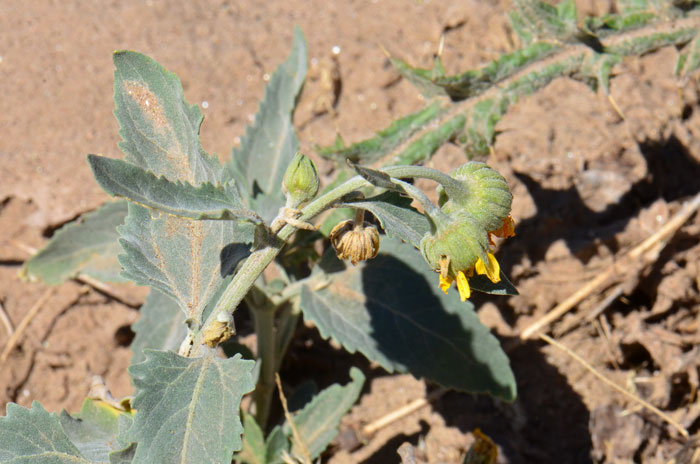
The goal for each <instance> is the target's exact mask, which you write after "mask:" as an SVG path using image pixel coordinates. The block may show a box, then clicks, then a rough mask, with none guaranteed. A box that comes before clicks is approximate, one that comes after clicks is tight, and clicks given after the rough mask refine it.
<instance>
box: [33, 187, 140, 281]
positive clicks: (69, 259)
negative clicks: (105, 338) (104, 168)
mask: <svg viewBox="0 0 700 464" xmlns="http://www.w3.org/2000/svg"><path fill="white" fill-rule="evenodd" d="M125 217H126V202H125V201H115V202H111V203H106V204H104V205H102V206H101V207H99V208H98V209H96V210H95V211H92V212H90V213H87V214H85V215H83V216H81V217H80V218H79V219H78V220H76V221H73V222H71V223H69V224H66V225H65V226H63V227H61V228H60V229H59V230H58V231H56V233H55V234H54V236H53V237H51V240H49V242H48V243H47V244H46V245H45V246H44V248H42V249H41V250H40V251H39V252H38V253H37V254H35V255H34V256H32V257H31V258H30V259H29V260H28V261H27V263H26V264H25V267H24V272H25V274H26V276H27V277H28V278H29V279H30V280H36V279H41V280H43V281H44V282H45V283H47V284H49V285H56V284H60V283H62V282H65V281H66V280H68V279H71V278H73V277H75V276H76V275H78V273H80V272H83V273H85V274H87V275H89V276H91V277H94V278H96V279H99V280H102V281H111V282H124V279H123V278H122V277H120V276H119V273H120V272H121V266H120V265H119V262H118V261H117V255H118V254H119V253H120V252H121V247H120V246H119V242H118V240H117V239H118V237H119V234H118V233H117V226H118V225H120V224H123V223H124V218H125Z"/></svg>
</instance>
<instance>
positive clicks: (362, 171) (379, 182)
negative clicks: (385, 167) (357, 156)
mask: <svg viewBox="0 0 700 464" xmlns="http://www.w3.org/2000/svg"><path fill="white" fill-rule="evenodd" d="M348 164H349V165H350V167H352V168H353V169H354V170H355V172H356V173H358V174H359V175H360V176H361V177H362V178H363V179H364V180H366V181H367V182H369V183H370V184H372V185H374V186H375V187H379V188H383V189H388V190H393V191H395V192H403V191H404V190H403V188H402V187H401V186H400V185H397V184H396V183H395V182H394V180H393V179H392V178H391V176H390V175H389V174H387V173H385V172H382V171H378V170H376V169H372V168H368V167H367V166H361V165H359V164H355V163H353V162H352V161H348Z"/></svg>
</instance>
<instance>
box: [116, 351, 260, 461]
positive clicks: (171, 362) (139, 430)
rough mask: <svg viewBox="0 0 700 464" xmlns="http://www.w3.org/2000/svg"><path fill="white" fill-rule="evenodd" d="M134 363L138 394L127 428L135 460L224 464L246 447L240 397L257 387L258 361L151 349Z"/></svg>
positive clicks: (130, 370) (131, 369)
mask: <svg viewBox="0 0 700 464" xmlns="http://www.w3.org/2000/svg"><path fill="white" fill-rule="evenodd" d="M146 357H147V359H146V361H145V362H143V363H140V364H136V365H133V366H131V367H130V368H129V373H130V374H131V377H132V380H133V382H134V386H135V387H136V392H137V393H136V397H135V398H134V402H133V405H134V408H135V409H136V410H137V413H136V415H135V416H134V423H133V425H132V426H131V427H130V428H129V430H128V432H127V436H128V439H129V440H130V441H133V442H136V443H138V446H137V448H136V455H135V456H134V461H133V462H134V463H135V464H139V463H148V464H153V463H171V462H179V463H193V464H202V463H225V462H230V460H231V458H232V456H233V452H234V451H237V450H239V449H240V448H241V433H242V432H243V427H242V425H241V421H240V419H239V408H240V402H241V397H242V396H243V395H244V394H245V393H248V392H250V391H251V390H252V389H253V388H254V384H253V381H252V378H251V370H252V369H253V365H254V362H253V361H245V360H243V359H241V358H240V356H236V357H233V358H230V359H221V358H217V357H215V356H214V355H213V354H208V355H205V356H204V357H202V358H198V359H190V358H183V357H181V356H178V355H177V354H175V353H170V352H162V351H152V350H148V351H146Z"/></svg>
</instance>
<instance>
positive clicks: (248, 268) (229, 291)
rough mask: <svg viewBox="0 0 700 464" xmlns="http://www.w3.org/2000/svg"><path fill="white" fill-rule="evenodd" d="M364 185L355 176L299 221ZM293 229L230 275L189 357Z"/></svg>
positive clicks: (305, 211) (311, 206)
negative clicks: (205, 333) (231, 276)
mask: <svg viewBox="0 0 700 464" xmlns="http://www.w3.org/2000/svg"><path fill="white" fill-rule="evenodd" d="M367 185H369V183H368V182H367V181H366V180H364V179H363V178H362V177H360V176H355V177H353V178H352V179H349V180H348V181H347V182H345V183H343V184H341V185H339V186H338V187H336V188H334V189H333V190H331V191H330V192H327V193H326V194H324V195H322V196H320V197H319V198H317V199H316V200H314V201H312V202H311V203H309V204H308V205H307V206H306V207H304V208H303V209H302V210H301V211H302V214H301V217H300V218H299V219H300V220H302V221H308V220H310V219H312V218H313V217H314V216H316V215H317V214H319V213H321V212H322V211H324V210H326V209H328V208H329V207H331V206H332V205H333V203H335V202H336V201H338V200H339V199H341V198H342V197H343V196H345V195H347V194H348V193H350V192H353V191H354V190H357V189H359V188H361V187H365V186H367ZM295 230H296V229H295V228H294V227H293V226H290V225H286V226H284V227H283V228H282V230H280V232H279V233H278V234H277V240H272V241H271V242H269V243H265V244H264V245H262V246H261V248H260V249H257V250H255V251H254V252H253V253H252V254H251V255H250V256H249V257H248V258H247V259H246V260H245V262H244V263H243V264H242V265H241V268H240V269H239V270H238V272H237V273H236V275H235V276H234V278H233V280H231V282H230V283H229V284H228V287H226V290H224V293H223V294H222V295H221V298H219V301H218V302H217V303H216V307H215V308H214V310H213V311H212V312H211V314H209V317H208V318H207V320H206V321H205V322H204V323H203V324H202V326H201V328H200V330H199V331H198V332H197V333H196V334H195V336H194V340H193V344H192V348H191V350H190V352H189V357H198V356H201V355H202V353H203V350H204V347H203V345H202V336H203V333H204V332H205V331H206V328H207V327H208V326H209V325H210V324H212V323H213V321H215V320H216V317H217V315H218V314H219V313H220V312H222V311H227V312H233V311H235V309H236V308H237V307H238V305H239V304H240V302H241V301H242V300H243V298H244V297H245V295H246V294H247V293H248V290H250V288H251V287H252V286H253V284H254V283H255V281H256V280H257V278H258V276H260V274H261V273H262V272H263V271H264V270H265V268H266V267H267V266H268V265H269V264H270V263H271V262H272V260H273V259H275V256H277V255H278V254H279V252H280V251H281V250H282V247H283V246H284V243H285V240H287V239H288V238H289V237H290V236H291V235H292V234H293V233H294V231H295Z"/></svg>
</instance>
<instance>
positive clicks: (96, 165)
mask: <svg viewBox="0 0 700 464" xmlns="http://www.w3.org/2000/svg"><path fill="white" fill-rule="evenodd" d="M88 161H89V163H90V167H91V168H92V172H93V174H94V175H95V179H96V180H97V182H98V183H99V184H100V187H102V188H103V189H104V191H105V192H107V193H109V194H110V195H116V196H118V197H123V198H126V199H127V200H130V201H132V202H134V203H136V204H138V205H141V206H145V207H147V208H152V209H156V210H159V211H163V212H165V213H167V214H172V215H173V216H178V217H182V218H189V219H224V220H232V219H246V220H249V221H252V222H256V223H260V222H262V220H261V219H260V218H259V217H258V216H257V215H256V214H255V213H253V212H252V211H250V210H249V209H247V208H246V207H245V206H243V203H241V198H240V195H239V193H238V190H237V189H236V186H235V185H234V184H232V183H226V184H224V186H221V185H216V186H214V185H212V184H211V183H208V182H206V183H202V184H200V185H198V186H197V187H195V186H193V185H192V184H190V183H187V182H180V181H176V182H171V181H169V180H168V179H166V178H165V177H162V176H161V177H157V176H155V175H154V174H153V173H151V172H149V171H147V170H145V169H142V168H140V167H138V166H136V165H133V164H131V163H128V162H126V161H122V160H118V159H111V158H105V157H102V156H97V155H88Z"/></svg>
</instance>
